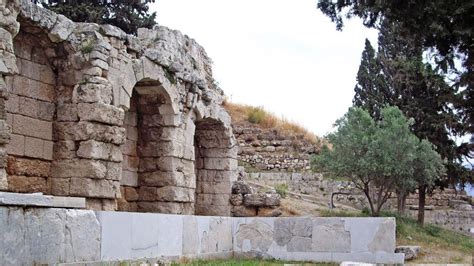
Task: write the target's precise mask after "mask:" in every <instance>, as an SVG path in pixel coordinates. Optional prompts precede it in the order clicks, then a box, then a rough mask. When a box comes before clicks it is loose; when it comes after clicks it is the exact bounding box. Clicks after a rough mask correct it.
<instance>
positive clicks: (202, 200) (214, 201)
mask: <svg viewBox="0 0 474 266" xmlns="http://www.w3.org/2000/svg"><path fill="white" fill-rule="evenodd" d="M229 200H230V195H229V194H201V193H198V194H197V197H196V204H197V205H207V206H209V207H210V208H212V206H214V205H220V206H228V205H229Z"/></svg>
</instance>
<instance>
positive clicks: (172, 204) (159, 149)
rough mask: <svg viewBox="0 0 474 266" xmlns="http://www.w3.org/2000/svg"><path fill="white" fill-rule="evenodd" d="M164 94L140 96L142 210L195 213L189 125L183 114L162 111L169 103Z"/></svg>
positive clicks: (139, 148)
mask: <svg viewBox="0 0 474 266" xmlns="http://www.w3.org/2000/svg"><path fill="white" fill-rule="evenodd" d="M160 98H161V97H160V96H159V95H157V94H155V95H140V97H139V104H138V108H137V109H138V114H139V115H138V135H139V138H138V142H137V150H138V155H139V160H140V162H139V171H138V185H139V189H138V210H139V211H144V212H160V213H174V214H193V213H194V189H195V187H196V183H195V178H194V177H195V174H194V154H193V153H189V152H188V154H185V151H186V150H187V148H186V146H187V145H186V142H185V139H186V138H185V132H186V130H185V129H184V128H183V127H185V126H186V125H185V124H184V123H182V121H183V120H182V115H181V114H178V115H176V114H172V113H164V114H163V113H162V112H163V110H166V109H167V108H164V105H167V104H168V103H166V102H163V101H160ZM168 109H169V108H168ZM191 146H192V144H191Z"/></svg>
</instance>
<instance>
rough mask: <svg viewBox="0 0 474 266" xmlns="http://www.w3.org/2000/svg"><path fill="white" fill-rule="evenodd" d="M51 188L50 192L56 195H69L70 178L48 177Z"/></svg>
mask: <svg viewBox="0 0 474 266" xmlns="http://www.w3.org/2000/svg"><path fill="white" fill-rule="evenodd" d="M48 183H49V186H50V188H51V194H52V195H56V196H69V194H70V183H71V179H70V178H53V177H50V178H48Z"/></svg>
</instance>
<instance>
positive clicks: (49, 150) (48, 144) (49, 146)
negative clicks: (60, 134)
mask: <svg viewBox="0 0 474 266" xmlns="http://www.w3.org/2000/svg"><path fill="white" fill-rule="evenodd" d="M53 150H54V142H52V141H48V140H45V141H43V159H45V160H52V159H53Z"/></svg>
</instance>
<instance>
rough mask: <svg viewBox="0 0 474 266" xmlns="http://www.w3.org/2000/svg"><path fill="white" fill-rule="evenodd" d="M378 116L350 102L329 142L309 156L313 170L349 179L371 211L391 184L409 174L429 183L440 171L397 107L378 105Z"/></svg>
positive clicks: (407, 178) (398, 183) (377, 207)
mask: <svg viewBox="0 0 474 266" xmlns="http://www.w3.org/2000/svg"><path fill="white" fill-rule="evenodd" d="M381 117H382V119H381V120H379V121H375V120H374V119H373V118H372V117H371V116H370V115H369V113H368V112H367V111H365V110H364V109H362V108H358V107H352V108H350V109H349V111H348V112H347V113H346V114H345V115H344V117H342V118H341V119H339V120H337V121H336V123H335V126H336V127H337V131H336V132H334V133H331V134H329V135H328V136H327V138H328V140H329V143H331V145H332V148H331V149H330V148H328V147H327V146H325V147H324V148H323V149H322V151H321V153H320V154H319V155H317V156H315V157H314V158H313V161H312V163H313V168H314V169H315V170H323V171H326V172H329V173H331V174H334V175H338V176H343V177H346V178H348V179H350V180H351V181H352V182H353V183H354V185H355V187H356V188H358V189H360V190H361V191H362V192H363V193H364V194H365V196H366V198H367V201H368V203H369V207H370V210H371V213H372V215H374V216H378V215H379V214H380V211H381V208H382V206H383V204H384V203H385V202H386V201H387V199H388V198H389V197H390V195H391V193H392V192H393V191H394V190H395V189H397V188H399V187H400V186H405V185H412V184H414V183H415V182H416V180H415V178H418V179H423V182H425V183H426V184H428V185H432V184H433V183H434V180H436V179H437V178H439V177H440V176H441V175H442V174H443V173H444V172H443V171H444V167H443V165H442V161H441V157H440V156H439V155H438V154H437V153H436V152H435V151H434V149H433V147H432V146H431V144H429V142H428V141H420V140H419V139H418V138H417V137H416V136H415V135H414V134H413V133H412V132H411V131H410V124H411V123H412V121H411V120H408V119H407V118H406V117H405V116H404V115H403V113H402V112H401V111H400V110H399V109H398V108H397V107H390V106H387V107H384V108H383V109H382V110H381ZM419 173H423V175H418V176H416V177H415V174H419Z"/></svg>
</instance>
